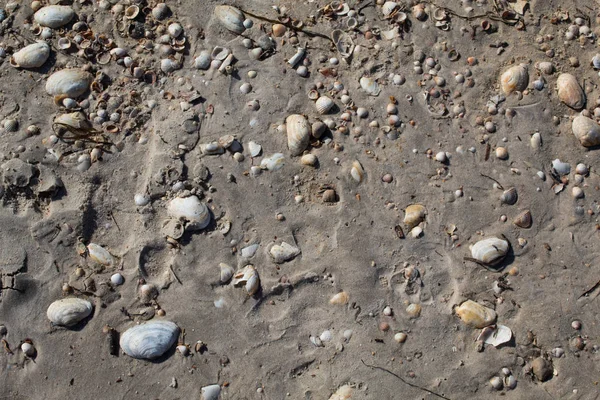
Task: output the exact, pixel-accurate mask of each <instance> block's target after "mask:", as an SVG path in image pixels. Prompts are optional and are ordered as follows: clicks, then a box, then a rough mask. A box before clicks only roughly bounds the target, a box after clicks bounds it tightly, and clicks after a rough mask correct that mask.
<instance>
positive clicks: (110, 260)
mask: <svg viewBox="0 0 600 400" xmlns="http://www.w3.org/2000/svg"><path fill="white" fill-rule="evenodd" d="M87 249H88V254H89V256H90V258H91V259H92V260H93V261H94V262H96V263H98V264H100V265H105V266H111V265H113V264H114V263H115V258H114V257H113V256H112V255H111V254H110V253H109V252H108V250H106V249H105V248H104V247H102V246H100V245H97V244H95V243H90V244H88V246H87Z"/></svg>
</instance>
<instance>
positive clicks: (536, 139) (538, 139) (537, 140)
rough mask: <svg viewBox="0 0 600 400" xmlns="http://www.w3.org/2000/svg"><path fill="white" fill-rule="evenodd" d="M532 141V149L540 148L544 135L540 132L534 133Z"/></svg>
mask: <svg viewBox="0 0 600 400" xmlns="http://www.w3.org/2000/svg"><path fill="white" fill-rule="evenodd" d="M530 142H531V148H532V149H534V150H539V149H540V148H541V147H542V135H540V133H539V132H536V133H534V134H533V135H531V139H530Z"/></svg>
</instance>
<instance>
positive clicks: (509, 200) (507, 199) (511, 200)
mask: <svg viewBox="0 0 600 400" xmlns="http://www.w3.org/2000/svg"><path fill="white" fill-rule="evenodd" d="M518 199H519V195H518V194H517V189H516V188H514V187H511V188H510V189H507V190H505V191H504V192H502V195H501V196H500V200H501V201H502V202H503V203H504V204H508V205H509V206H512V205H514V204H515V203H516V202H517V200H518Z"/></svg>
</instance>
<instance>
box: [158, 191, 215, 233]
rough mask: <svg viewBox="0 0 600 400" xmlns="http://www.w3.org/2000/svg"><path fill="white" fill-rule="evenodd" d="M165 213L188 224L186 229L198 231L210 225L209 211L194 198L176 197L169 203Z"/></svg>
mask: <svg viewBox="0 0 600 400" xmlns="http://www.w3.org/2000/svg"><path fill="white" fill-rule="evenodd" d="M167 212H168V213H169V214H170V215H171V216H173V217H175V218H177V219H184V220H186V221H187V222H188V223H187V225H186V229H188V227H189V229H192V230H200V229H204V228H206V227H207V226H208V225H209V224H210V219H211V217H210V210H209V209H208V207H207V206H206V204H204V203H202V202H201V201H200V199H198V197H196V196H189V197H177V198H175V199H173V200H171V201H170V202H169V205H168V207H167Z"/></svg>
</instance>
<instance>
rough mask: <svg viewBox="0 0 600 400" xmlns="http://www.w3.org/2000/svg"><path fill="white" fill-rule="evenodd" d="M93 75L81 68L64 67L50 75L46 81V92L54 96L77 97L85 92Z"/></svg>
mask: <svg viewBox="0 0 600 400" xmlns="http://www.w3.org/2000/svg"><path fill="white" fill-rule="evenodd" d="M92 80H93V77H92V75H91V74H90V73H89V72H86V71H84V70H81V69H77V68H72V69H62V70H60V71H57V72H55V73H53V74H52V75H50V77H49V78H48V81H47V82H46V92H47V93H48V94H49V95H52V96H64V97H70V98H73V99H74V98H77V97H79V96H81V95H82V94H84V93H85V92H86V91H87V90H88V88H89V86H90V84H91V83H92Z"/></svg>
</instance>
